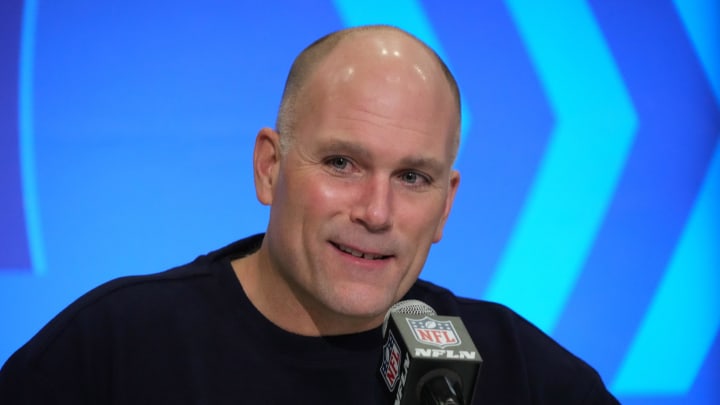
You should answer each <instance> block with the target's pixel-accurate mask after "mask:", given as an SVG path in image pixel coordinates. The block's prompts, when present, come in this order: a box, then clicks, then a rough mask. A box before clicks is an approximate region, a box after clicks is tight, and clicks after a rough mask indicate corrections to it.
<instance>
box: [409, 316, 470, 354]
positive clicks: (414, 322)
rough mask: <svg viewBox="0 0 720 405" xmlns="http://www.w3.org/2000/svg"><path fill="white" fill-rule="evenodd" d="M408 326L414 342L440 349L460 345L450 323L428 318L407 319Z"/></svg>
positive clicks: (458, 337)
mask: <svg viewBox="0 0 720 405" xmlns="http://www.w3.org/2000/svg"><path fill="white" fill-rule="evenodd" d="M407 321H408V324H409V325H410V329H411V330H412V333H413V336H415V340H417V341H418V342H420V343H423V344H426V345H432V346H437V347H439V348H441V349H444V348H446V347H450V346H457V345H459V344H460V336H458V334H457V332H456V331H455V327H454V326H453V324H452V322H451V321H438V320H436V319H432V318H430V317H427V316H426V317H425V318H422V319H409V318H408V320H407Z"/></svg>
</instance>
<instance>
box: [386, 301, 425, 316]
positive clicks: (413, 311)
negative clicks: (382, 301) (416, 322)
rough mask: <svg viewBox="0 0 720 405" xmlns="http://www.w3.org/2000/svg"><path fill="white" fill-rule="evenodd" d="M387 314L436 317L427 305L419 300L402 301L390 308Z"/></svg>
mask: <svg viewBox="0 0 720 405" xmlns="http://www.w3.org/2000/svg"><path fill="white" fill-rule="evenodd" d="M388 312H398V313H401V314H405V315H437V313H436V312H435V310H434V309H433V308H432V307H431V306H430V305H428V304H426V303H424V302H422V301H419V300H404V301H400V302H398V303H396V304H395V305H393V306H391V307H390V310H389V311H388Z"/></svg>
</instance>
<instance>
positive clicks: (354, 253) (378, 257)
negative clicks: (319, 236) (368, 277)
mask: <svg viewBox="0 0 720 405" xmlns="http://www.w3.org/2000/svg"><path fill="white" fill-rule="evenodd" d="M330 243H331V244H332V245H333V246H335V248H336V249H337V250H339V251H341V252H343V253H347V254H349V255H352V256H354V257H357V258H359V259H365V260H385V259H389V258H390V257H392V256H390V255H383V254H379V253H370V252H363V251H360V250H356V249H353V248H350V247H348V246H345V245H340V244H338V243H335V242H330Z"/></svg>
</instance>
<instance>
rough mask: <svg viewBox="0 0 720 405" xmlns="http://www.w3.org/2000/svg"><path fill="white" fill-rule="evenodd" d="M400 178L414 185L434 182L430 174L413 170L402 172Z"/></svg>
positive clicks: (418, 185)
mask: <svg viewBox="0 0 720 405" xmlns="http://www.w3.org/2000/svg"><path fill="white" fill-rule="evenodd" d="M400 180H402V181H403V182H404V183H406V184H409V185H411V186H414V187H423V186H427V185H429V184H430V183H431V182H432V181H431V180H430V178H429V177H428V176H425V175H423V174H420V173H417V172H412V171H410V172H404V173H402V174H401V175H400Z"/></svg>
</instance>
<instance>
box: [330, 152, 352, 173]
mask: <svg viewBox="0 0 720 405" xmlns="http://www.w3.org/2000/svg"><path fill="white" fill-rule="evenodd" d="M325 164H326V165H327V166H329V167H330V168H331V169H333V170H335V171H338V172H344V171H347V170H349V168H350V164H351V163H350V159H348V158H346V157H343V156H332V157H330V158H327V159H326V160H325Z"/></svg>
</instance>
